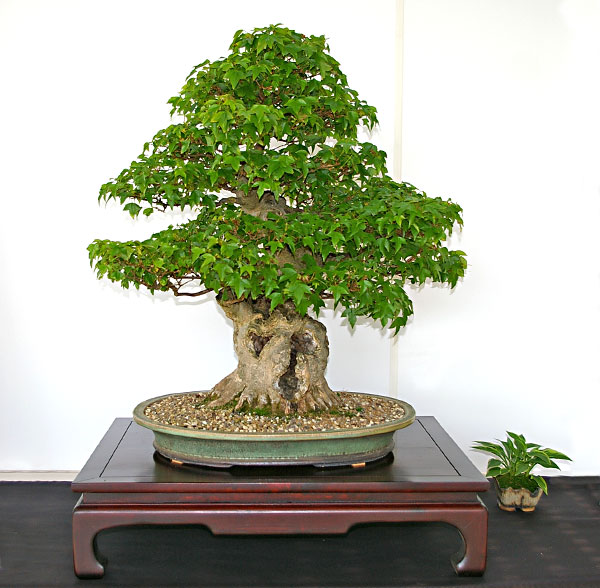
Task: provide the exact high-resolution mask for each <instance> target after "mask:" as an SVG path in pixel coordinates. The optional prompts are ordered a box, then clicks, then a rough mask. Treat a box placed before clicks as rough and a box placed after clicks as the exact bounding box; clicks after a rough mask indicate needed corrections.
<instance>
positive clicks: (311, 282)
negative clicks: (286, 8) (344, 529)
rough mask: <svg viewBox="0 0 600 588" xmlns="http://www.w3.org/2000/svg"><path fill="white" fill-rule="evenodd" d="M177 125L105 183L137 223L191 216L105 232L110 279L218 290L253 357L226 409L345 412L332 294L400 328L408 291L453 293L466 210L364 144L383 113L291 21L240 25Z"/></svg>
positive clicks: (193, 292) (199, 69)
mask: <svg viewBox="0 0 600 588" xmlns="http://www.w3.org/2000/svg"><path fill="white" fill-rule="evenodd" d="M169 103H170V104H171V105H172V112H171V114H172V115H175V116H176V119H175V121H174V124H172V125H171V126H169V127H167V128H166V129H163V130H161V131H159V132H158V133H157V134H156V135H155V136H154V137H153V139H152V140H151V141H150V142H148V143H146V144H145V145H144V150H143V152H142V154H141V155H140V156H139V157H138V158H137V159H136V160H135V161H133V162H132V163H131V165H130V166H129V167H128V168H126V169H124V170H123V171H122V172H121V173H120V174H119V175H118V176H117V177H116V178H115V179H113V180H111V181H109V182H108V183H106V184H104V185H103V186H102V187H101V189H100V199H104V200H116V201H118V202H119V203H120V204H121V205H123V208H124V210H126V211H127V212H129V213H130V214H131V215H132V216H133V217H135V216H137V215H138V214H140V213H142V214H144V215H150V214H154V213H155V212H157V211H158V212H163V211H166V210H167V209H181V210H184V209H186V210H190V209H191V210H192V211H193V212H194V213H195V215H196V216H195V218H193V220H191V221H189V222H186V223H183V224H181V225H180V226H169V227H168V228H167V229H165V230H163V231H161V232H159V233H156V234H154V235H152V236H151V237H150V238H149V239H147V240H145V241H127V242H116V241H108V240H96V241H94V242H93V243H92V244H91V245H90V246H89V248H88V249H89V254H90V259H91V261H92V263H93V264H94V265H95V268H96V270H97V275H98V277H99V278H100V277H103V276H106V277H108V279H110V280H112V281H114V282H118V283H120V284H121V285H122V286H123V287H125V288H127V287H129V286H131V285H133V286H135V287H136V288H139V287H140V286H145V287H146V288H148V289H149V290H150V292H152V293H154V292H155V291H169V290H170V291H171V292H173V294H174V295H175V296H202V295H205V294H208V293H209V292H214V293H216V300H217V302H218V304H219V305H220V306H221V308H222V309H223V311H224V312H225V314H226V315H227V316H228V317H229V318H230V319H231V320H232V321H233V325H234V346H235V350H236V353H237V356H238V358H239V365H238V367H237V368H236V369H235V371H234V372H233V373H231V374H230V375H228V376H227V377H226V378H224V379H223V380H222V381H220V382H219V383H218V384H217V385H216V386H215V387H214V388H213V389H212V391H211V392H210V394H209V402H210V405H212V406H215V407H217V406H221V405H224V404H227V403H231V402H235V405H236V407H237V408H238V409H242V408H246V409H256V408H261V409H262V410H265V409H266V410H272V411H273V412H277V413H286V414H288V413H290V412H298V413H306V412H309V411H315V410H317V411H318V410H325V409H330V408H332V407H335V405H336V403H337V395H336V394H335V393H333V392H332V391H331V389H330V388H329V386H328V384H327V381H326V379H325V369H326V366H327V357H328V342H327V336H326V331H325V327H324V326H323V325H322V324H321V323H320V322H318V321H317V320H316V319H315V318H313V317H312V316H311V315H310V314H309V311H310V312H311V313H313V314H314V316H315V317H318V314H319V310H320V309H321V308H322V307H323V306H324V304H325V302H324V301H325V300H327V299H331V300H333V304H334V306H335V307H338V306H340V307H342V308H343V311H342V315H343V316H344V317H346V318H347V320H348V322H349V324H350V325H351V326H354V324H355V322H356V320H357V317H360V316H365V317H371V318H372V319H375V320H379V321H380V322H381V324H382V325H384V326H386V325H388V326H390V327H391V328H392V329H395V331H398V329H399V328H401V327H402V326H404V325H405V324H406V321H407V319H408V318H409V317H410V316H411V314H412V304H411V300H410V299H409V297H408V296H407V294H406V292H405V291H404V288H403V287H404V285H405V284H407V283H410V284H423V283H424V282H426V281H428V280H431V281H433V282H440V283H448V284H450V285H451V286H452V287H453V286H454V285H455V284H456V282H457V280H458V279H459V278H460V277H461V276H462V275H463V274H464V271H465V267H466V261H465V258H464V254H463V253H462V252H461V251H449V250H448V248H447V247H445V246H444V245H443V243H444V241H445V239H446V238H447V237H448V235H449V234H450V233H451V231H452V228H453V226H454V224H455V223H458V224H461V223H462V221H461V216H460V215H461V208H460V207H459V206H458V205H457V204H455V203H452V202H450V201H444V200H442V199H440V198H430V197H427V196H426V195H425V194H424V193H423V192H420V191H419V190H417V189H416V188H415V187H414V186H412V185H410V184H407V183H398V182H395V181H394V180H392V178H390V177H389V176H388V175H387V170H386V165H385V160H386V154H385V153H384V152H383V151H381V150H379V149H378V148H377V147H376V146H375V145H373V144H371V143H368V142H361V141H359V140H358V138H357V129H358V128H359V127H360V126H361V125H362V126H365V127H367V128H368V129H372V128H373V126H374V125H375V124H376V123H377V118H376V110H375V108H374V107H372V106H369V105H368V104H367V103H366V102H364V101H363V100H361V99H360V98H359V97H358V95H357V92H356V91H354V90H352V89H351V88H350V87H349V86H348V82H347V79H346V76H345V75H344V74H343V73H342V72H341V70H340V66H339V63H338V62H337V61H336V60H335V59H334V58H333V57H332V56H331V55H330V54H329V48H328V46H327V44H326V41H325V38H324V37H315V36H305V35H302V34H299V33H297V32H294V31H292V30H290V29H287V28H283V27H280V26H269V27H267V28H262V29H255V30H254V31H253V32H251V33H246V32H243V31H238V32H236V33H235V35H234V38H233V42H232V44H231V46H230V54H229V55H228V56H227V57H226V58H223V59H219V60H217V61H214V62H209V61H204V62H203V63H201V64H200V65H198V66H196V67H195V68H194V69H193V70H192V72H191V73H190V75H189V76H188V78H187V80H186V83H185V85H184V86H183V89H182V90H181V92H180V94H179V95H177V96H175V97H173V98H171V99H170V100H169Z"/></svg>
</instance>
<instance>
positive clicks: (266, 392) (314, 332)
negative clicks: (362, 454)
mask: <svg viewBox="0 0 600 588" xmlns="http://www.w3.org/2000/svg"><path fill="white" fill-rule="evenodd" d="M219 304H220V305H221V307H222V308H223V310H224V311H225V314H226V315H227V316H228V317H229V318H230V319H231V320H232V321H233V325H234V333H233V340H234V346H235V351H236V353H237V356H238V361H239V363H238V367H237V368H236V369H235V370H234V371H233V372H232V373H231V374H229V375H228V376H227V377H226V378H224V379H223V380H221V381H220V382H219V383H218V384H217V385H216V386H215V387H214V388H213V389H212V390H211V393H210V395H209V401H210V404H209V406H214V407H218V406H223V405H224V404H228V403H229V402H231V401H233V400H235V401H236V406H235V407H236V409H243V408H250V409H255V408H270V410H271V411H272V412H273V413H283V414H290V413H300V414H303V413H307V412H311V411H319V410H327V409H330V408H333V407H335V406H337V404H338V397H337V395H336V394H335V393H334V392H333V391H332V390H331V388H329V385H328V384H327V381H326V380H325V369H326V367H327V358H328V356H329V344H328V341H327V334H326V330H325V327H324V326H323V325H322V324H321V323H320V322H319V321H316V320H314V319H312V318H310V317H308V316H300V315H299V314H298V313H297V312H296V310H295V308H294V306H293V304H291V303H286V304H285V305H283V306H279V307H277V308H276V309H275V310H274V311H273V312H272V313H270V312H269V302H268V301H267V300H265V299H261V300H258V301H254V302H250V301H246V300H244V301H241V302H235V303H233V304H228V303H226V302H220V303H219Z"/></svg>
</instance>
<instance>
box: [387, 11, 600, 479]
mask: <svg viewBox="0 0 600 588" xmlns="http://www.w3.org/2000/svg"><path fill="white" fill-rule="evenodd" d="M404 22H405V48H404V93H403V130H404V133H403V151H402V155H403V174H404V178H405V179H407V180H409V181H411V182H412V183H414V184H415V185H417V186H420V187H423V188H424V189H426V190H427V191H428V192H429V193H431V194H436V195H437V194H441V195H445V196H448V197H451V198H453V199H454V200H456V201H457V202H459V203H460V204H461V205H462V206H463V208H464V221H465V228H464V230H463V232H462V234H461V235H460V236H458V237H457V238H456V239H454V243H456V244H457V245H459V246H460V248H461V249H463V250H465V251H466V252H467V253H468V261H469V267H468V272H467V276H466V277H465V279H464V280H463V282H462V283H461V284H460V285H459V287H457V288H456V290H455V291H454V293H453V294H451V295H449V294H448V292H447V291H446V290H444V289H440V288H429V289H423V290H422V291H421V292H418V293H415V296H414V298H415V317H414V321H413V323H412V324H411V325H410V326H409V328H407V329H406V330H405V332H404V333H403V334H402V337H401V342H400V344H399V374H400V382H399V392H398V393H399V395H400V396H404V397H406V398H407V399H409V400H411V401H413V403H414V405H415V406H416V407H417V411H418V413H420V414H425V413H430V414H434V415H436V417H437V418H438V420H439V421H440V422H441V423H442V424H443V425H444V426H445V427H446V428H447V430H448V431H449V432H450V433H451V434H452V435H453V437H454V438H455V439H456V440H457V441H458V442H459V443H460V445H462V446H463V447H468V446H469V445H470V443H471V441H472V440H473V439H492V438H495V437H501V436H502V437H503V436H504V431H506V430H507V429H508V430H511V431H516V432H522V433H523V434H525V435H526V436H527V437H529V438H530V439H531V440H532V441H537V442H539V443H542V444H545V445H548V446H550V447H554V448H556V449H559V450H563V451H564V452H566V453H567V454H569V455H570V456H571V457H572V458H573V459H574V460H575V461H574V463H573V464H572V465H571V466H570V467H569V465H567V466H566V467H565V468H563V470H564V471H566V472H571V473H573V474H596V475H598V474H600V459H599V454H598V447H599V444H598V428H597V427H598V424H597V423H598V415H599V412H600V410H599V409H600V403H599V400H598V399H599V396H600V375H599V374H600V370H599V366H600V360H599V358H600V343H599V341H600V338H599V335H598V333H599V332H600V261H599V256H598V253H599V247H598V226H599V221H600V218H599V213H600V166H599V161H600V143H599V142H598V137H599V136H600V118H599V112H600V110H599V108H598V105H599V104H600V83H599V75H600V74H599V69H598V56H599V55H600V36H599V35H598V31H599V30H600V3H598V2H580V1H575V0H573V1H553V0H539V1H533V0H527V1H525V2H524V1H522V0H504V1H503V2H498V1H496V0H485V1H483V0H454V1H453V2H445V1H444V0H425V1H424V0H419V1H417V0H406V2H405V12H404ZM471 457H472V458H473V460H474V461H475V463H476V464H477V465H478V466H479V467H481V468H483V467H485V462H486V458H485V457H484V456H483V455H480V454H474V453H473V454H471Z"/></svg>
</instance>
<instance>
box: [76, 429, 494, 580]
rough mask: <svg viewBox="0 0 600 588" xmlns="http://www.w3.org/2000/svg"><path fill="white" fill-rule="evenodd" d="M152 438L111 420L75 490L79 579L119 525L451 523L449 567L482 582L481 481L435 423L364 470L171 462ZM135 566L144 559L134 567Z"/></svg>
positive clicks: (304, 527)
mask: <svg viewBox="0 0 600 588" xmlns="http://www.w3.org/2000/svg"><path fill="white" fill-rule="evenodd" d="M152 441H153V434H152V432H151V431H149V430H147V429H144V428H142V427H140V426H139V425H137V424H135V423H134V422H133V421H132V420H131V419H116V420H115V421H114V423H113V424H112V425H111V427H110V429H109V430H108V432H107V433H106V435H105V436H104V438H103V439H102V441H101V442H100V445H98V447H97V448H96V450H95V451H94V453H93V454H92V456H91V457H90V459H89V460H88V462H87V464H86V465H85V466H84V468H83V469H82V470H81V472H80V473H79V475H78V476H77V478H76V479H75V481H74V482H73V484H72V489H73V491H74V492H78V493H82V496H81V498H80V499H79V501H78V502H77V504H76V506H75V508H74V511H73V560H74V567H75V573H76V574H77V575H78V576H79V577H81V578H92V577H101V576H102V575H103V574H104V567H103V565H102V564H101V563H100V562H99V561H98V558H97V553H96V547H95V542H96V541H95V538H96V535H97V534H98V533H99V532H100V531H102V530H103V529H108V528H112V527H118V526H126V525H147V524H151V525H173V524H186V525H187V524H200V525H205V526H207V527H208V528H209V529H210V530H211V531H212V532H213V533H214V534H227V535H239V534H244V535H263V534H264V535H272V534H277V535H285V534H343V533H346V532H347V531H348V530H349V529H350V528H351V527H352V526H353V525H356V524H358V523H400V522H422V521H432V522H433V521H436V522H445V523H449V524H451V525H454V526H455V527H456V528H457V529H458V530H459V531H460V534H461V536H462V539H463V543H464V549H463V550H462V551H461V553H459V554H456V556H454V557H453V559H452V563H453V565H454V568H455V570H456V572H457V573H458V574H460V575H481V574H482V573H483V572H484V570H485V563H486V555H487V518H488V513H487V509H486V508H485V506H484V505H483V503H482V502H481V501H480V500H479V497H478V496H477V493H478V492H485V491H486V490H487V489H488V486H489V483H488V481H487V480H486V479H485V478H484V477H483V476H482V475H481V473H479V471H477V470H476V469H475V467H474V466H473V465H472V464H471V462H470V461H469V460H468V459H467V457H466V456H465V455H464V453H463V452H462V451H461V450H460V449H459V448H458V446H457V445H456V444H455V443H454V441H452V439H451V438H450V437H449V436H448V434H447V433H446V432H445V431H444V430H443V429H442V427H441V426H440V425H439V423H438V422H437V421H436V420H435V419H434V418H433V417H418V418H417V420H416V421H415V423H414V424H412V425H411V426H409V427H407V428H406V429H401V430H399V431H397V432H396V434H395V443H396V449H395V450H394V456H393V457H392V455H390V456H388V457H387V458H384V459H382V460H379V461H377V462H373V463H371V464H367V465H366V466H364V467H360V468H353V467H342V468H328V469H320V468H314V467H310V466H295V467H235V468H231V469H229V470H227V469H226V470H217V469H210V468H204V467H199V466H186V465H181V466H177V465H173V464H170V463H168V461H167V460H165V459H164V458H162V457H161V456H159V455H154V454H153V447H152ZM140 563H141V562H140Z"/></svg>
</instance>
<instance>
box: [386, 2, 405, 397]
mask: <svg viewBox="0 0 600 588" xmlns="http://www.w3.org/2000/svg"><path fill="white" fill-rule="evenodd" d="M395 9H396V25H395V31H394V33H395V47H394V151H393V153H394V159H393V161H392V174H393V176H394V180H396V181H400V180H401V179H402V82H403V75H404V0H396V6H395ZM398 363H399V362H398V335H392V336H391V337H390V382H389V396H391V397H392V398H397V397H398V369H399V366H398Z"/></svg>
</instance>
